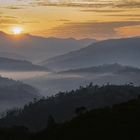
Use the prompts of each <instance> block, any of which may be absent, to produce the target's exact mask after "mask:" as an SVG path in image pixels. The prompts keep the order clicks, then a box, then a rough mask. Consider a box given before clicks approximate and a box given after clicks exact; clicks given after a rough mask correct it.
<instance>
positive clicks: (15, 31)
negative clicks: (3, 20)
mask: <svg viewBox="0 0 140 140" xmlns="http://www.w3.org/2000/svg"><path fill="white" fill-rule="evenodd" d="M11 31H12V33H13V34H14V35H19V34H21V33H22V32H23V28H21V27H13V28H12V29H11Z"/></svg>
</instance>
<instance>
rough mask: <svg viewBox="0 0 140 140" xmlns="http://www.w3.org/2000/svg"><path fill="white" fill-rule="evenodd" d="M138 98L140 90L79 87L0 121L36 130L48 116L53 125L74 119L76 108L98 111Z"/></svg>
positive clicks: (110, 86)
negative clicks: (53, 122)
mask: <svg viewBox="0 0 140 140" xmlns="http://www.w3.org/2000/svg"><path fill="white" fill-rule="evenodd" d="M139 95H140V87H134V86H132V85H124V86H114V85H106V86H102V87H99V86H92V85H91V84H90V85H88V86H86V87H80V88H79V89H77V90H75V91H74V90H72V91H70V92H60V93H59V94H57V95H55V96H53V97H50V98H47V99H41V100H39V101H36V102H33V103H30V104H29V105H26V106H25V107H24V109H23V110H21V111H19V112H18V111H17V112H16V111H15V112H13V113H12V114H8V116H7V117H5V118H4V119H1V120H0V127H2V126H15V125H19V126H21V125H22V126H23V125H24V126H26V127H28V128H30V129H31V130H40V129H43V128H45V127H46V126H47V120H48V117H49V116H50V115H52V116H53V117H54V118H55V120H56V121H57V122H60V121H64V120H69V119H71V118H72V117H74V116H75V115H76V114H75V110H76V108H79V107H83V106H84V107H85V108H87V109H93V108H102V107H106V106H112V105H114V104H119V103H122V102H126V101H128V100H131V99H135V98H137V97H138V96H139Z"/></svg>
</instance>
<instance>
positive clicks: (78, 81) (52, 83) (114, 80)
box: [24, 63, 140, 96]
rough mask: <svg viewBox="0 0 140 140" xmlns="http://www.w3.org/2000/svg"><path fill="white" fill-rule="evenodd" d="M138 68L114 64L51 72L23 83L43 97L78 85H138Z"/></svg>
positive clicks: (139, 71) (139, 72) (139, 81)
mask: <svg viewBox="0 0 140 140" xmlns="http://www.w3.org/2000/svg"><path fill="white" fill-rule="evenodd" d="M139 77H140V68H137V67H131V66H125V65H120V64H117V63H114V64H104V65H99V66H93V67H87V68H80V69H72V70H68V71H61V72H52V73H49V74H44V75H43V76H36V77H34V78H30V79H25V81H24V82H26V83H28V84H30V85H32V86H35V87H37V88H39V89H40V90H41V91H42V94H43V95H44V96H48V95H52V94H56V93H57V92H58V91H70V90H71V89H76V88H77V87H79V86H80V85H86V84H88V83H90V82H93V83H94V84H97V85H104V84H106V83H111V84H115V85H120V84H126V83H133V84H134V85H140V78H139Z"/></svg>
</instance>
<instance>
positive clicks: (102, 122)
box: [0, 87, 140, 140]
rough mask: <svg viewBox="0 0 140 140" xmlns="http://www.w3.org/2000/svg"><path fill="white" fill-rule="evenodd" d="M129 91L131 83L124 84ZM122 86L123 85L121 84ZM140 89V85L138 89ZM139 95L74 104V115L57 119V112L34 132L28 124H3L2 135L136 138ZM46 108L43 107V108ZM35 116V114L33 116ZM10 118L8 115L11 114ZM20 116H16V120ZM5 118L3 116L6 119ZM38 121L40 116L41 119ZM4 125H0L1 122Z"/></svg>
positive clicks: (51, 139) (31, 139)
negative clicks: (92, 105)
mask: <svg viewBox="0 0 140 140" xmlns="http://www.w3.org/2000/svg"><path fill="white" fill-rule="evenodd" d="M125 88H126V89H127V90H129V91H130V89H129V88H130V87H125ZM119 89H120V88H119ZM137 90H138V91H139V90H140V89H137ZM139 108H140V98H139V97H138V98H137V99H133V100H130V101H128V102H125V103H121V104H118V105H114V106H112V107H105V108H98V109H91V110H89V109H88V108H86V107H84V106H82V107H80V108H75V110H76V112H75V113H76V114H75V116H74V117H73V119H71V120H69V121H65V122H63V123H62V122H61V123H58V122H56V121H55V119H54V116H50V117H49V119H47V120H46V119H45V121H44V122H48V125H46V128H45V129H43V130H41V131H39V132H36V133H31V132H30V131H29V130H28V128H27V127H25V126H14V127H10V128H6V127H5V128H4V127H0V139H4V140H9V139H10V140H15V139H21V140H40V139H47V140H66V139H67V140H71V139H73V140H77V139H80V140H85V139H95V140H102V139H108V140H112V139H113V140H118V139H119V140H124V139H129V140H137V139H139V138H140V135H139V129H140V121H139V118H140V111H139ZM42 111H43V110H42ZM34 117H35V116H34V115H33V116H32V119H33V118H34ZM8 119H9V118H8ZM17 119H18V118H16V117H15V118H14V117H13V120H14V121H16V120H17ZM3 121H4V120H3ZM38 121H39V120H38ZM0 126H1V125H0Z"/></svg>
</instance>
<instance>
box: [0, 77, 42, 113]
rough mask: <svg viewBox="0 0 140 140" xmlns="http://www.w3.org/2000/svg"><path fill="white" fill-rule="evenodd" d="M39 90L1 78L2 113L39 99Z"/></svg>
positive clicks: (0, 110)
mask: <svg viewBox="0 0 140 140" xmlns="http://www.w3.org/2000/svg"><path fill="white" fill-rule="evenodd" d="M39 97H40V95H39V93H38V90H37V89H35V88H34V87H32V86H30V85H27V84H24V83H22V82H20V81H14V80H12V79H8V78H4V77H0V112H2V111H6V110H7V109H12V108H14V107H19V106H20V107H21V106H23V105H24V104H26V103H28V102H30V101H32V100H33V99H34V98H39Z"/></svg>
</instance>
